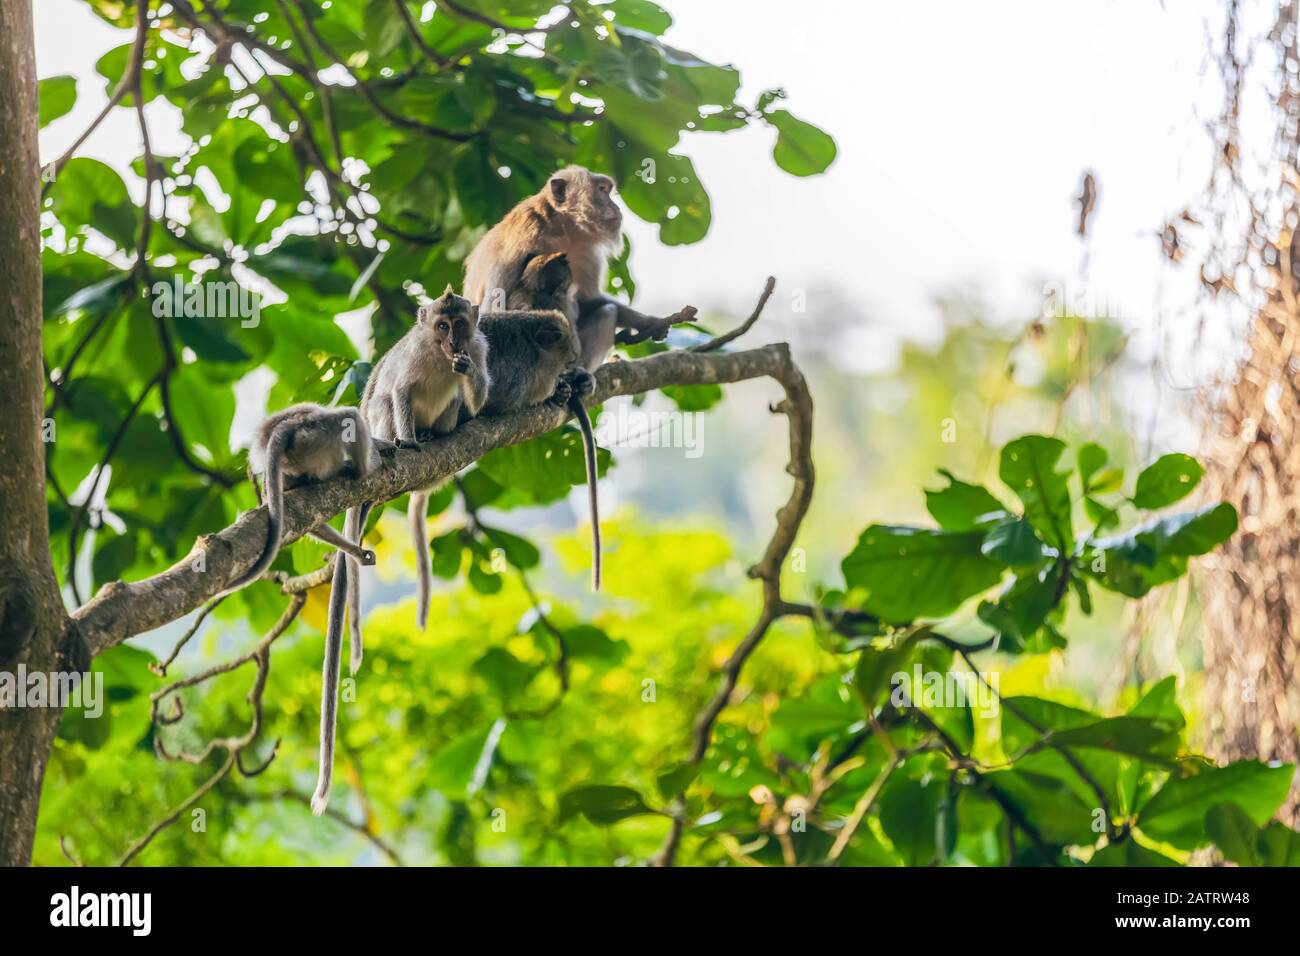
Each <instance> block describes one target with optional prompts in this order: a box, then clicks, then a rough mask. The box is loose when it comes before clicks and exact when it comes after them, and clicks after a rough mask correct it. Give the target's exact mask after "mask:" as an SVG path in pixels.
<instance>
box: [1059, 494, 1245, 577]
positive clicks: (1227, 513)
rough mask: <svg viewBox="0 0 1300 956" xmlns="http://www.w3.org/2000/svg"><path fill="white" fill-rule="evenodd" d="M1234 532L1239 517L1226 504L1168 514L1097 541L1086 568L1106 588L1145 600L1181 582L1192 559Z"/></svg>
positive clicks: (1086, 556) (1083, 563)
mask: <svg viewBox="0 0 1300 956" xmlns="http://www.w3.org/2000/svg"><path fill="white" fill-rule="evenodd" d="M1236 530H1237V512H1236V510H1235V509H1234V508H1233V507H1232V505H1230V504H1227V503H1222V504H1217V505H1209V506H1206V507H1204V508H1201V509H1199V510H1197V511H1188V512H1181V513H1179V514H1172V515H1165V516H1163V517H1161V518H1157V519H1155V520H1154V521H1149V522H1147V523H1146V524H1143V525H1140V526H1139V527H1137V528H1134V529H1133V530H1132V531H1129V532H1128V533H1127V534H1123V535H1115V536H1112V537H1109V538H1102V539H1098V540H1097V541H1096V542H1095V543H1094V547H1095V548H1096V549H1097V551H1098V552H1100V555H1097V554H1093V555H1091V556H1090V555H1084V556H1083V559H1082V569H1083V572H1084V573H1085V574H1087V575H1088V576H1089V577H1092V578H1094V579H1095V580H1096V581H1097V582H1098V583H1099V584H1101V586H1102V587H1104V588H1107V589H1109V590H1111V591H1118V592H1119V593H1121V594H1125V595H1128V596H1129V597H1141V596H1142V595H1144V594H1146V593H1147V592H1148V591H1150V590H1151V589H1152V588H1153V587H1156V586H1158V585H1160V584H1165V583H1167V582H1169V581H1172V580H1174V579H1176V578H1178V577H1180V576H1181V575H1182V574H1184V573H1185V572H1186V570H1187V558H1188V557H1194V556H1196V555H1201V554H1205V553H1207V552H1209V551H1211V550H1213V549H1214V548H1215V547H1217V546H1218V545H1220V544H1222V543H1223V542H1224V541H1226V540H1228V538H1230V537H1232V534H1233V532H1235V531H1236ZM1099 559H1100V560H1099Z"/></svg>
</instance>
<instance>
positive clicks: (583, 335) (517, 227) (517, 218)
mask: <svg viewBox="0 0 1300 956" xmlns="http://www.w3.org/2000/svg"><path fill="white" fill-rule="evenodd" d="M613 191H614V180H613V179H611V178H610V177H608V176H604V175H601V174H599V173H593V172H591V171H590V170H587V169H584V168H583V167H581V166H568V167H566V168H564V169H561V170H560V171H559V172H557V173H555V174H554V175H552V176H551V178H550V179H549V180H548V181H547V183H546V185H545V186H543V187H542V189H541V191H540V192H538V193H536V194H535V195H533V196H529V197H528V198H527V199H525V200H523V201H522V202H520V203H519V204H518V205H517V206H515V208H514V209H512V210H510V212H508V213H506V216H505V218H504V219H502V220H501V221H500V222H499V223H497V224H496V225H495V226H493V227H492V228H491V229H489V230H488V231H487V233H486V234H485V235H484V236H483V238H482V239H480V240H479V242H478V245H476V246H475V247H474V249H473V251H472V252H470V254H469V256H468V257H467V258H466V259H465V295H466V296H467V297H468V298H469V300H470V301H471V302H475V303H477V304H478V305H479V307H480V308H481V309H482V310H483V312H484V313H485V314H486V313H488V312H501V311H504V310H506V309H508V308H510V307H511V306H510V304H509V303H510V301H511V299H512V298H513V297H515V296H516V295H517V294H518V293H519V290H520V286H521V284H522V281H523V274H524V267H525V266H526V265H527V263H528V262H529V261H530V260H531V259H532V258H533V257H534V256H539V255H548V254H553V253H557V252H563V253H565V255H566V256H567V257H568V262H569V266H570V268H571V270H572V276H573V281H572V284H571V286H570V288H569V290H568V292H567V294H566V296H565V301H564V308H562V309H561V310H560V311H562V312H563V313H564V314H565V316H566V317H567V318H568V320H569V322H570V323H571V324H572V325H573V327H574V329H575V330H576V331H577V333H578V338H579V340H580V342H581V346H582V352H581V357H580V359H579V364H580V365H581V367H582V368H584V369H586V370H587V371H588V372H594V371H595V370H596V369H597V368H598V367H599V366H600V365H601V364H602V363H603V362H604V361H605V360H606V359H607V358H608V357H609V354H610V352H611V351H613V348H614V346H615V345H616V344H618V345H632V344H635V343H637V342H644V341H646V340H647V339H652V340H654V341H662V340H663V339H664V338H665V337H666V336H667V335H668V330H669V329H670V328H671V327H672V326H674V325H676V324H677V323H679V322H692V321H694V319H695V309H694V307H692V306H687V307H686V308H684V309H682V310H681V311H680V312H678V313H677V314H675V315H670V316H668V317H667V318H653V317H651V316H647V315H643V314H642V313H640V312H638V311H636V310H635V309H632V308H630V307H628V306H626V305H623V304H622V303H620V302H618V301H616V300H615V299H612V298H610V297H609V296H608V295H606V294H605V292H604V288H605V270H606V267H607V263H608V260H609V257H610V256H612V255H615V254H616V253H617V252H618V251H619V250H620V249H621V248H622V228H623V213H622V211H621V210H620V209H619V207H618V205H617V204H616V203H615V202H614V199H613Z"/></svg>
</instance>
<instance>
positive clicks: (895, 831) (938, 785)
mask: <svg viewBox="0 0 1300 956" xmlns="http://www.w3.org/2000/svg"><path fill="white" fill-rule="evenodd" d="M947 784H948V781H947V780H946V779H945V778H942V777H927V778H926V779H925V780H924V781H918V780H913V779H911V778H910V777H904V776H900V775H895V776H894V777H892V778H891V779H890V781H889V783H888V784H886V785H885V789H884V791H883V792H882V793H881V795H880V826H881V828H882V829H883V830H884V831H885V836H887V837H889V841H890V842H891V843H892V844H893V845H894V850H895V852H897V853H898V855H899V856H901V857H902V858H903V861H904V863H905V864H906V865H907V866H927V865H928V864H930V863H932V862H934V860H935V857H936V855H937V854H938V844H937V841H936V839H935V829H936V824H937V821H938V817H939V807H940V805H941V804H942V803H943V801H944V798H945V796H946V790H947Z"/></svg>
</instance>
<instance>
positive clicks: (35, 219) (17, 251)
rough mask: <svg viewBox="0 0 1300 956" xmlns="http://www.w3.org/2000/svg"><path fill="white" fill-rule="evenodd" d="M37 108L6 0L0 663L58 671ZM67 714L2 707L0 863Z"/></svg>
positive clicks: (27, 18)
mask: <svg viewBox="0 0 1300 956" xmlns="http://www.w3.org/2000/svg"><path fill="white" fill-rule="evenodd" d="M38 115H39V113H38V107H37V85H36V54H35V45H34V39H33V33H32V10H31V4H30V0H0V368H3V369H4V370H5V389H4V397H5V406H6V410H5V414H4V415H0V449H3V454H0V671H7V672H9V673H16V672H17V670H18V667H19V665H25V667H26V669H27V671H28V672H31V671H41V672H45V673H49V672H51V671H54V670H58V669H60V668H61V667H62V666H63V663H64V662H63V660H62V658H63V655H62V653H61V649H62V648H64V647H65V641H66V639H67V637H68V635H69V634H70V633H71V632H70V631H69V630H68V628H67V624H68V617H67V615H66V613H65V612H64V608H63V602H62V600H61V598H60V596H59V586H58V582H57V580H56V579H55V576H54V569H53V568H52V566H51V564H50V541H49V526H48V522H47V519H46V509H45V482H44V475H45V448H44V445H43V444H42V429H41V419H42V415H43V412H42V408H41V400H42V396H43V394H44V368H43V366H42V364H41V260H40V249H41V237H40V228H39V207H38V203H39V191H40V169H39V160H38V156H37V142H36V135H37V116H38ZM60 713H61V710H60V709H59V708H57V707H53V706H49V707H40V708H17V707H8V708H6V707H0V865H3V866H18V865H24V864H26V863H27V862H28V861H29V860H30V859H31V852H32V838H33V835H34V833H35V830H36V809H37V805H38V802H39V800H40V793H41V781H42V779H43V777H44V775H45V764H46V761H47V760H48V758H49V753H50V746H51V744H52V742H53V739H54V732H55V730H56V728H57V727H58V722H59V715H60Z"/></svg>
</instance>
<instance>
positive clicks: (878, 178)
mask: <svg viewBox="0 0 1300 956" xmlns="http://www.w3.org/2000/svg"><path fill="white" fill-rule="evenodd" d="M661 2H663V3H664V5H666V6H667V7H668V8H669V9H670V10H672V11H674V13H675V15H676V17H677V24H676V25H675V26H674V28H673V31H672V32H671V34H670V36H669V39H670V40H671V42H673V43H675V44H676V45H678V46H681V47H683V48H685V49H688V50H691V51H692V52H695V53H697V54H698V55H701V56H703V57H705V58H707V59H711V60H714V61H715V62H731V63H734V64H736V65H738V66H739V67H740V68H741V70H742V75H743V78H744V88H743V93H742V95H743V96H744V97H745V98H746V99H748V100H749V101H751V102H752V100H753V98H754V96H755V95H756V94H757V93H758V92H759V91H760V90H762V89H765V88H767V87H771V86H783V87H785V88H786V90H787V91H788V92H789V100H788V103H787V105H788V106H789V108H790V109H791V110H792V111H793V112H794V113H795V114H796V115H799V116H802V117H804V118H806V119H808V120H810V121H812V122H815V123H818V124H819V125H821V126H823V127H824V128H826V129H827V130H828V131H829V132H831V133H832V134H833V135H834V136H835V137H836V139H837V140H838V143H839V159H838V161H837V162H836V164H835V165H834V166H833V167H832V169H831V171H830V172H829V173H828V174H826V175H824V176H820V177H815V178H812V179H806V180H801V179H796V178H793V177H791V176H788V175H786V174H784V173H782V172H780V171H779V170H778V169H777V168H776V167H775V165H774V164H773V163H772V161H771V159H770V147H771V142H772V139H773V134H772V133H771V132H770V131H768V130H766V129H753V130H747V131H744V132H741V133H736V134H729V135H725V136H719V135H704V134H700V135H696V136H694V137H692V138H688V139H687V140H686V141H685V142H684V144H683V146H682V147H681V148H682V149H684V150H685V151H686V152H687V153H688V154H689V155H691V156H692V157H693V159H694V160H695V162H696V166H697V169H698V171H699V173H700V175H701V177H702V179H703V181H704V183H705V184H706V186H707V187H708V189H709V190H710V193H711V195H712V199H713V211H714V218H713V227H712V231H711V232H710V234H709V236H708V238H707V239H706V240H705V241H704V242H702V243H700V244H698V245H696V246H692V247H685V248H676V249H667V248H664V247H661V246H658V244H657V243H655V242H654V241H653V237H654V235H655V232H656V230H655V229H654V228H653V227H649V226H646V225H645V224H643V223H639V222H635V221H633V222H632V223H631V224H630V226H629V231H630V232H631V234H632V236H633V239H634V241H637V252H636V255H635V259H634V264H633V265H634V272H635V274H636V276H637V277H638V279H639V281H640V283H641V287H642V295H643V298H642V300H641V301H642V302H643V303H645V304H646V305H648V306H649V307H652V308H655V307H662V308H664V309H668V308H670V307H671V308H674V309H675V308H676V307H677V306H679V305H681V304H682V303H683V302H685V301H691V302H696V303H699V304H708V303H722V302H725V303H734V304H736V305H737V307H739V306H740V305H741V304H748V303H749V302H751V301H752V300H753V297H754V296H755V295H756V293H757V291H758V289H759V288H760V287H761V282H762V278H763V277H764V276H766V275H767V274H769V273H774V274H776V275H777V276H778V278H779V280H780V282H781V286H780V288H781V289H782V290H783V291H784V292H786V293H787V294H788V293H789V291H790V290H794V289H801V290H804V292H805V293H806V294H807V296H808V300H809V308H810V310H812V309H814V308H815V306H816V302H817V296H818V294H819V292H826V293H827V294H828V295H829V289H830V288H831V287H832V286H836V285H838V286H839V287H841V288H842V289H843V290H845V291H847V292H848V293H849V294H850V295H851V296H852V297H854V298H856V299H859V300H861V301H862V302H863V303H864V305H865V306H866V309H867V314H868V315H869V316H870V320H871V321H872V322H873V323H881V324H883V325H884V326H886V327H888V328H891V329H896V330H898V331H899V332H901V333H903V334H925V333H927V332H930V331H933V329H934V328H935V311H934V309H933V307H932V306H931V304H930V299H931V296H932V294H933V293H934V292H936V291H939V290H944V289H951V288H954V287H958V286H975V287H978V288H980V289H981V290H983V292H984V293H985V297H986V298H987V299H988V300H989V301H991V302H993V303H995V304H996V309H997V313H998V314H999V315H1000V316H1003V317H1011V316H1015V317H1024V316H1025V315H1027V314H1032V313H1033V312H1035V311H1036V310H1037V302H1038V298H1039V296H1038V290H1040V289H1041V287H1042V285H1043V282H1044V281H1058V282H1063V283H1066V285H1067V287H1068V288H1069V289H1070V295H1071V296H1075V295H1089V296H1091V297H1092V300H1093V301H1095V302H1099V303H1111V304H1112V306H1113V307H1114V308H1115V309H1116V310H1117V311H1118V312H1119V314H1120V315H1122V316H1123V317H1125V318H1126V319H1130V320H1132V321H1133V322H1135V323H1136V324H1138V325H1140V326H1145V325H1147V324H1148V323H1149V322H1150V321H1152V319H1153V317H1154V316H1155V315H1156V313H1157V312H1158V311H1159V309H1158V307H1160V306H1163V307H1164V308H1165V309H1166V310H1168V309H1169V307H1170V306H1169V303H1170V301H1171V294H1170V284H1171V283H1174V284H1177V283H1184V282H1185V281H1186V280H1185V279H1183V278H1179V277H1178V276H1179V275H1180V273H1179V274H1176V273H1173V272H1171V270H1170V269H1169V268H1168V267H1167V266H1166V265H1165V263H1164V260H1163V258H1162V256H1161V254H1160V251H1159V244H1158V242H1157V240H1156V239H1155V235H1154V233H1155V230H1157V229H1158V228H1159V227H1160V226H1161V225H1163V223H1164V222H1165V221H1166V220H1167V219H1168V218H1170V217H1172V216H1173V215H1175V214H1177V212H1178V211H1179V210H1181V209H1182V208H1183V207H1184V205H1186V203H1187V202H1188V201H1189V200H1191V199H1194V198H1195V197H1196V196H1197V195H1198V194H1199V191H1200V189H1201V188H1202V186H1203V184H1204V181H1205V174H1206V170H1207V168H1208V159H1209V149H1208V146H1207V144H1206V140H1205V138H1204V134H1203V132H1202V128H1203V126H1202V124H1203V119H1204V118H1206V117H1205V115H1202V116H1198V114H1197V113H1196V111H1195V106H1196V103H1197V101H1198V100H1199V102H1200V103H1201V105H1202V107H1203V108H1204V107H1205V105H1206V104H1207V103H1208V104H1209V107H1210V108H1211V109H1212V108H1213V105H1214V101H1213V99H1212V97H1213V95H1214V94H1213V82H1212V80H1213V70H1212V69H1208V70H1207V68H1206V57H1205V49H1206V46H1207V37H1208V36H1217V35H1218V34H1219V32H1220V31H1221V25H1222V24H1221V14H1220V13H1219V11H1218V9H1217V4H1216V3H1215V2H1213V0H1179V2H1178V3H1176V4H1174V3H1169V4H1166V5H1162V4H1161V3H1160V2H1158V0H1123V2H1120V0H1112V2H1098V0H1052V2H1050V3H1044V2H1041V0H999V2H998V3H995V4H994V3H970V2H967V0H955V2H954V0H928V2H926V3H894V2H889V3H886V2H876V0H871V2H856V0H855V2H848V0H838V2H833V0H805V2H803V3H800V4H798V5H795V6H792V5H791V4H790V3H789V2H788V0H779V2H778V0H708V2H699V0H697V2H694V3H689V4H688V3H686V2H685V0H661ZM35 6H36V31H37V36H36V39H37V58H38V65H39V69H40V73H41V75H42V76H47V75H52V74H58V73H72V74H74V75H77V76H78V77H79V78H80V79H81V80H82V82H81V85H80V99H79V102H78V106H77V108H76V109H75V110H74V112H73V113H72V114H71V115H70V116H68V117H65V118H64V119H62V120H60V121H58V122H57V123H55V124H54V125H53V126H52V127H50V128H49V129H48V130H47V131H45V132H44V133H43V134H42V136H41V145H42V155H43V157H45V158H46V159H48V158H51V157H52V156H54V155H56V154H57V152H59V151H61V150H62V149H63V148H64V147H65V146H66V145H67V144H68V143H70V142H71V140H72V139H73V138H74V137H75V135H76V134H77V133H78V132H80V130H82V129H83V128H84V127H85V125H86V124H87V123H88V122H89V120H90V119H91V118H92V117H93V116H94V115H95V113H96V112H97V111H98V109H99V107H100V106H101V105H102V104H103V101H104V100H103V97H104V92H103V89H104V84H103V81H102V80H101V79H100V78H99V77H97V76H96V75H95V74H94V63H95V61H96V60H97V59H98V57H99V56H100V55H101V54H102V53H103V52H105V51H106V50H107V49H109V48H111V47H112V46H115V45H117V44H119V43H122V42H126V41H127V40H129V34H128V33H127V32H125V31H114V30H113V29H112V28H110V27H108V26H106V25H105V24H103V23H102V22H101V21H99V20H98V19H97V18H96V17H94V16H93V15H91V14H90V13H89V12H88V10H87V8H86V7H85V6H84V5H83V4H82V3H80V2H78V0H41V2H39V3H37V4H36V5H35ZM1202 72H1206V73H1208V74H1209V76H1210V79H1209V80H1206V79H1204V78H1203V77H1202V75H1201V74H1202ZM1207 90H1209V91H1210V93H1209V96H1208V97H1207ZM166 114H167V107H165V106H164V105H163V104H155V107H154V108H151V114H150V115H151V122H152V123H153V124H154V125H156V126H158V127H159V132H158V133H157V134H156V135H157V136H158V137H159V139H160V144H159V148H162V149H166V148H167V146H168V131H169V130H174V129H175V128H176V123H175V121H174V119H172V118H171V117H169V116H167V115H166ZM138 150H139V146H138V138H137V134H136V132H135V127H134V121H133V119H132V118H131V117H130V115H129V112H128V111H127V110H117V111H115V113H114V115H113V116H111V117H110V118H109V120H108V121H107V122H105V123H104V124H103V126H102V127H101V128H100V129H99V130H98V131H97V132H96V133H95V135H94V136H93V137H92V138H91V140H90V141H89V142H88V143H87V144H86V146H85V147H84V153H86V154H89V155H93V156H97V157H99V158H102V159H105V160H107V161H110V162H112V163H113V164H114V165H117V166H119V168H120V167H122V166H124V165H125V163H126V162H127V161H128V160H129V159H130V158H131V157H133V156H134V155H135V154H136V153H137V152H138ZM1084 168H1091V169H1093V170H1095V172H1096V174H1097V177H1098V181H1099V185H1100V198H1099V203H1098V207H1097V211H1096V213H1095V215H1094V219H1093V226H1094V229H1095V236H1094V238H1093V240H1092V251H1091V258H1090V263H1091V265H1090V276H1091V279H1092V285H1091V286H1090V287H1089V288H1087V289H1084V288H1081V287H1079V286H1078V285H1077V281H1078V268H1079V264H1080V260H1081V256H1080V252H1081V249H1080V244H1079V242H1078V240H1077V238H1076V237H1075V235H1074V233H1073V226H1074V221H1075V212H1074V209H1073V207H1072V204H1071V203H1072V198H1073V196H1074V195H1075V193H1076V192H1077V189H1078V183H1079V180H1080V175H1081V172H1082V170H1083V169H1084ZM629 218H630V217H629ZM1186 271H1187V270H1182V272H1186ZM1173 298H1175V299H1176V298H1177V296H1176V295H1175V296H1174V297H1173ZM850 358H852V357H851V356H850Z"/></svg>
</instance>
